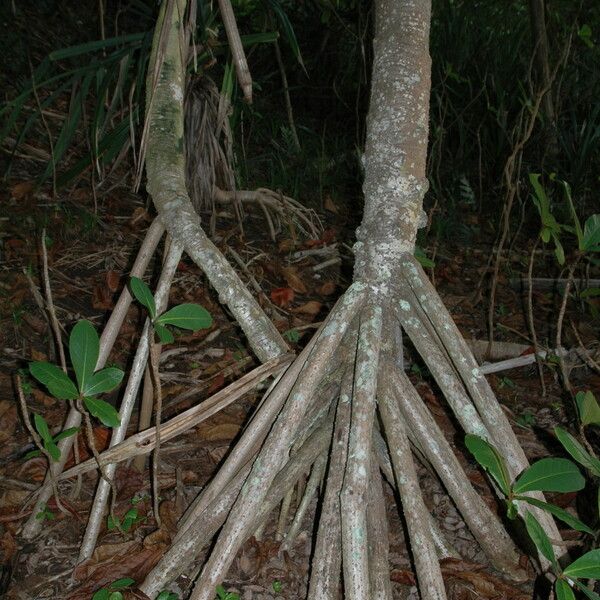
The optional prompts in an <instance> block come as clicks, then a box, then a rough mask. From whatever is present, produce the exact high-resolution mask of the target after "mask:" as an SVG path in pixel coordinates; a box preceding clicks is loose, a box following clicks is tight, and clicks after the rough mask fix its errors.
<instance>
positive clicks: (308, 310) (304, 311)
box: [292, 300, 323, 317]
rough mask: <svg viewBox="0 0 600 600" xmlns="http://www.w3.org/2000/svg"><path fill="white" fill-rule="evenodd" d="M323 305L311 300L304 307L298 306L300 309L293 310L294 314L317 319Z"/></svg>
mask: <svg viewBox="0 0 600 600" xmlns="http://www.w3.org/2000/svg"><path fill="white" fill-rule="evenodd" d="M321 308H323V305H322V304H321V303H320V302H317V301H316V300H309V301H308V302H306V303H305V304H303V305H302V306H298V308H294V309H292V312H293V313H296V314H301V315H309V316H311V317H316V316H317V315H318V314H319V313H320V312H321Z"/></svg>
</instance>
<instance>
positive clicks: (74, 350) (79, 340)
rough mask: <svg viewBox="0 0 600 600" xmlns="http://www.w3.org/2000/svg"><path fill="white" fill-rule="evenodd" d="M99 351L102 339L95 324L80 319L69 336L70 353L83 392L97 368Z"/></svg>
mask: <svg viewBox="0 0 600 600" xmlns="http://www.w3.org/2000/svg"><path fill="white" fill-rule="evenodd" d="M99 353H100V340H99V339H98V334H97V333H96V330H95V329H94V326H93V325H92V324H91V323H90V322H89V321H79V322H78V323H77V324H76V325H75V327H73V330H72V331H71V336H70V337H69V354H70V356H71V364H72V365H73V369H74V371H75V377H76V378H77V384H78V385H79V390H80V391H81V392H83V390H85V389H86V387H87V383H88V380H89V379H90V378H91V376H92V375H93V373H94V370H95V369H96V363H97V362H98V355H99ZM83 393H85V392H83Z"/></svg>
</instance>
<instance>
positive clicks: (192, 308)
mask: <svg viewBox="0 0 600 600" xmlns="http://www.w3.org/2000/svg"><path fill="white" fill-rule="evenodd" d="M156 323H158V324H159V325H174V326H175V327H180V328H181V329H191V330H192V331H196V330H198V329H207V328H208V327H210V326H211V325H212V317H211V316H210V313H209V312H208V311H207V310H206V309H205V308H203V307H202V306H200V305H199V304H179V305H178V306H174V307H173V308H172V309H171V310H168V311H167V312H165V313H163V314H162V315H160V317H158V319H156Z"/></svg>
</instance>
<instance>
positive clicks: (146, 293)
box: [129, 277, 156, 320]
mask: <svg viewBox="0 0 600 600" xmlns="http://www.w3.org/2000/svg"><path fill="white" fill-rule="evenodd" d="M129 289H130V290H131V293H132V294H133V295H134V296H135V299H136V300H137V301H138V302H139V303H140V304H141V305H142V306H145V307H146V310H147V311H148V314H149V315H150V319H151V320H154V317H156V303H155V302H154V296H153V295H152V292H151V291H150V288H149V287H148V286H147V285H146V284H145V283H144V282H143V281H142V280H141V279H139V278H138V277H130V278H129Z"/></svg>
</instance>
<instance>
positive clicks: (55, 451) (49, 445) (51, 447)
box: [44, 440, 60, 462]
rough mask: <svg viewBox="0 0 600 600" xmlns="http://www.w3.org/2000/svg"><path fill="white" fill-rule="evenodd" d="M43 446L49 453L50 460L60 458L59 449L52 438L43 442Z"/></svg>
mask: <svg viewBox="0 0 600 600" xmlns="http://www.w3.org/2000/svg"><path fill="white" fill-rule="evenodd" d="M44 448H45V449H46V452H47V453H48V454H49V455H50V457H51V458H52V460H54V461H56V462H58V461H59V460H60V450H59V448H58V446H57V445H56V444H55V443H54V442H53V441H52V440H49V441H47V442H44Z"/></svg>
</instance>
